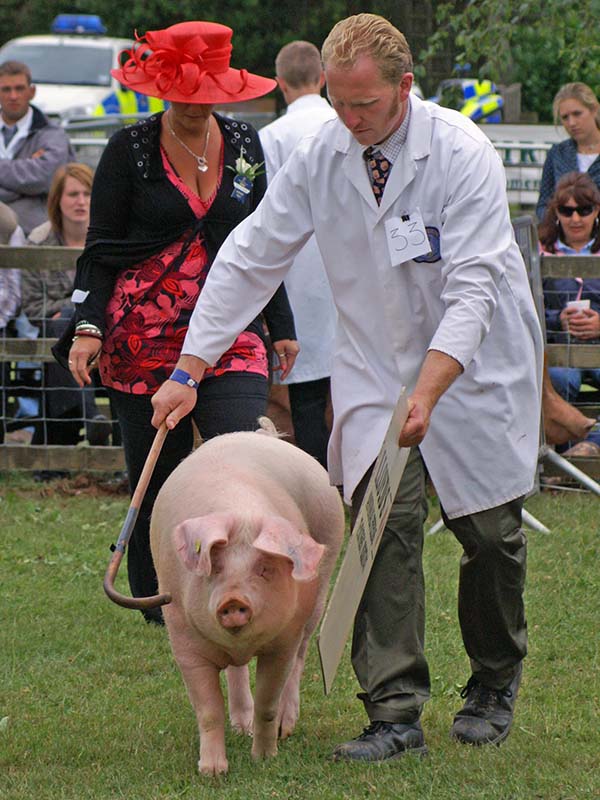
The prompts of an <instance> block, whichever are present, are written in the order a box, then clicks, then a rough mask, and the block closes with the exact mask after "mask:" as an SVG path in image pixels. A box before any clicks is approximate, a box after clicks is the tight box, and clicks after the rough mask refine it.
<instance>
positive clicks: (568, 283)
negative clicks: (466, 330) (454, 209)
mask: <svg viewBox="0 0 600 800" xmlns="http://www.w3.org/2000/svg"><path fill="white" fill-rule="evenodd" d="M599 214H600V190H599V189H598V187H597V186H596V184H595V183H594V181H593V180H592V179H591V178H590V176H589V175H587V174H585V173H578V172H570V173H568V174H567V175H565V176H563V177H562V178H561V180H560V181H559V182H558V185H557V187H556V191H555V193H554V194H553V196H552V197H551V198H550V201H549V203H548V207H547V208H546V212H545V214H544V218H543V220H542V223H541V225H540V227H539V237H540V246H541V249H542V252H543V253H545V254H547V255H570V256H585V255H595V254H598V255H600V222H599V220H598V215H599ZM544 302H545V306H546V330H547V334H548V341H550V342H569V343H572V344H577V343H586V344H589V343H591V342H599V341H600V277H598V278H585V279H583V278H551V279H546V280H545V281H544ZM550 379H551V381H552V384H553V386H554V388H555V389H556V391H557V392H558V394H559V395H560V396H561V397H563V398H564V399H565V400H567V401H569V402H570V401H573V400H575V399H576V398H577V395H578V394H579V391H580V389H581V386H582V384H583V383H586V384H589V385H591V386H593V387H595V388H596V389H600V366H599V367H598V368H597V369H577V368H574V367H551V368H550ZM565 455H600V431H598V430H594V429H592V430H591V431H590V432H589V433H588V435H587V437H586V439H585V440H584V441H583V442H580V443H578V444H576V445H574V446H573V447H571V448H570V449H569V450H567V451H566V453H565Z"/></svg>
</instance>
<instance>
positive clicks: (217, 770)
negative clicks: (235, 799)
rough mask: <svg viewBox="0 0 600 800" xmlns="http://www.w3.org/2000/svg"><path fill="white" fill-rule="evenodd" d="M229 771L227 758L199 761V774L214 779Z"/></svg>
mask: <svg viewBox="0 0 600 800" xmlns="http://www.w3.org/2000/svg"><path fill="white" fill-rule="evenodd" d="M228 769H229V764H228V763H227V759H226V758H225V757H222V758H215V759H208V758H205V759H200V761H198V772H199V773H200V775H207V776H209V777H210V776H212V777H214V776H215V775H224V774H225V773H226V772H227V770H228Z"/></svg>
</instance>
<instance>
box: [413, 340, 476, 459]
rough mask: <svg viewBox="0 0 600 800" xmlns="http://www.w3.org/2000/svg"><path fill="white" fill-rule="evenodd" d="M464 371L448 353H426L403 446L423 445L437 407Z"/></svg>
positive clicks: (432, 351)
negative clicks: (433, 412) (441, 398)
mask: <svg viewBox="0 0 600 800" xmlns="http://www.w3.org/2000/svg"><path fill="white" fill-rule="evenodd" d="M462 371H463V368H462V364H460V363H459V362H458V361H457V360H456V359H454V358H452V357H451V356H448V355H446V353H442V352H440V351H439V350H429V351H428V352H427V355H426V356H425V360H424V361H423V366H422V367H421V372H420V373H419V378H418V380H417V385H416V386H415V390H414V392H413V393H412V395H411V396H410V397H409V398H408V417H407V419H406V422H405V423H404V427H403V428H402V430H401V431H400V437H399V439H398V444H399V445H400V447H416V446H417V445H418V444H421V442H422V441H423V439H424V438H425V434H426V433H427V429H428V428H429V420H430V418H431V412H432V411H433V409H434V407H435V404H436V403H437V401H438V400H439V399H440V397H441V396H442V395H443V394H444V392H445V391H446V390H447V389H448V387H449V386H451V385H452V384H453V383H454V381H455V380H456V378H458V376H459V375H460V374H461V372H462Z"/></svg>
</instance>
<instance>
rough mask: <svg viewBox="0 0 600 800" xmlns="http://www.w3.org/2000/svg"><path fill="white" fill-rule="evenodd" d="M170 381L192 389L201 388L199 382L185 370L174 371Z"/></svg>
mask: <svg viewBox="0 0 600 800" xmlns="http://www.w3.org/2000/svg"><path fill="white" fill-rule="evenodd" d="M169 380H170V381H175V383H181V384H183V385H184V386H189V387H190V389H197V388H198V387H199V386H200V384H199V383H198V381H195V380H194V379H193V378H192V376H191V375H190V373H189V372H186V371H185V370H183V369H174V370H173V372H172V374H171V375H169Z"/></svg>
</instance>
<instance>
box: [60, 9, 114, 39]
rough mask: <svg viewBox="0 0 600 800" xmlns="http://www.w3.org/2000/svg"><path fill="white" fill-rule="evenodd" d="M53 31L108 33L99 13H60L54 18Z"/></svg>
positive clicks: (88, 33)
mask: <svg viewBox="0 0 600 800" xmlns="http://www.w3.org/2000/svg"><path fill="white" fill-rule="evenodd" d="M51 30H52V33H58V34H60V33H63V34H72V33H78V34H87V35H88V36H90V35H91V36H94V35H96V36H99V35H102V34H104V33H106V28H105V26H104V23H103V22H102V20H101V19H100V17H99V16H98V15H97V14H59V15H58V16H57V17H55V18H54V22H53V23H52V27H51Z"/></svg>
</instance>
